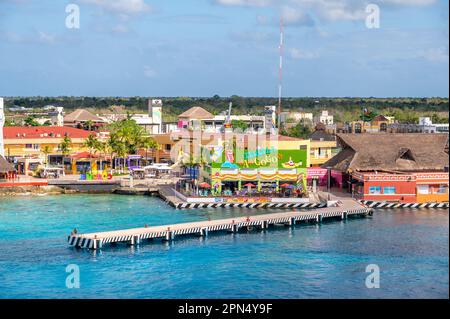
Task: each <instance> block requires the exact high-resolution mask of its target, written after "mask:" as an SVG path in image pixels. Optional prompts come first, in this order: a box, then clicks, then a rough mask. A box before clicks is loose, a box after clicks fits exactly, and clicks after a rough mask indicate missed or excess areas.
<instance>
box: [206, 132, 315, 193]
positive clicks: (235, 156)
mask: <svg viewBox="0 0 450 319" xmlns="http://www.w3.org/2000/svg"><path fill="white" fill-rule="evenodd" d="M234 136H235V137H234V139H225V138H223V139H222V138H219V139H218V140H214V142H213V143H212V144H209V145H208V146H206V149H207V152H208V153H209V156H210V161H208V164H205V165H203V167H202V170H201V172H200V177H201V179H202V182H203V183H200V184H199V185H204V186H205V187H204V188H208V189H209V190H210V193H203V194H204V195H208V194H210V195H213V196H217V197H220V196H235V197H252V196H256V197H260V198H261V200H268V201H269V200H270V197H280V196H282V197H306V193H307V190H306V174H307V167H309V164H310V163H309V154H310V141H309V140H302V139H296V138H291V137H287V136H278V137H277V138H275V139H273V140H271V139H267V138H266V135H253V136H252V137H250V136H251V135H248V134H247V135H245V134H241V135H234ZM249 139H257V140H256V141H255V143H253V142H251V141H249ZM236 200H239V199H238V198H237V199H236Z"/></svg>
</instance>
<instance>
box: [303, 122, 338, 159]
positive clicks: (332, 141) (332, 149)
mask: <svg viewBox="0 0 450 319" xmlns="http://www.w3.org/2000/svg"><path fill="white" fill-rule="evenodd" d="M309 139H310V140H311V154H310V155H311V160H310V162H311V167H317V166H321V165H323V164H324V163H325V162H326V161H328V160H329V159H331V158H332V157H333V156H334V155H335V154H336V153H337V142H336V137H335V136H334V135H332V134H329V133H327V132H326V129H325V125H323V124H321V126H318V127H316V130H315V131H314V132H313V133H312V134H311V136H310V137H309Z"/></svg>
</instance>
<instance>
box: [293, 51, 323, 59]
mask: <svg viewBox="0 0 450 319" xmlns="http://www.w3.org/2000/svg"><path fill="white" fill-rule="evenodd" d="M289 55H290V56H291V58H293V59H296V60H311V59H317V58H318V57H319V54H318V53H315V52H307V51H303V50H300V49H297V48H293V49H290V50H289Z"/></svg>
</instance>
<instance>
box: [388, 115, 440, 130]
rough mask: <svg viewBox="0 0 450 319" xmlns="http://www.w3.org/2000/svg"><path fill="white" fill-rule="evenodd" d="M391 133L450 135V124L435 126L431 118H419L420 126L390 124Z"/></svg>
mask: <svg viewBox="0 0 450 319" xmlns="http://www.w3.org/2000/svg"><path fill="white" fill-rule="evenodd" d="M388 132H390V133H445V134H449V124H448V123H445V124H434V123H433V122H432V120H431V118H430V117H419V123H418V124H400V123H394V124H390V125H389V127H388Z"/></svg>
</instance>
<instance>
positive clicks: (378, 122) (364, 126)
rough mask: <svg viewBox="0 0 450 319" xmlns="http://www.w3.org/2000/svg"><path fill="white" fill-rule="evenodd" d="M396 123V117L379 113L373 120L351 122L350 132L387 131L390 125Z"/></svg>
mask: <svg viewBox="0 0 450 319" xmlns="http://www.w3.org/2000/svg"><path fill="white" fill-rule="evenodd" d="M392 123H394V117H386V116H383V115H378V116H375V117H374V118H373V120H372V121H371V122H365V121H353V122H351V123H350V125H349V126H350V127H349V131H350V133H356V134H359V133H380V132H381V133H385V132H387V129H388V125H389V124H392Z"/></svg>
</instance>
